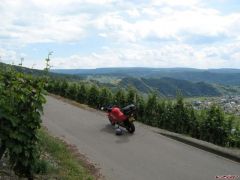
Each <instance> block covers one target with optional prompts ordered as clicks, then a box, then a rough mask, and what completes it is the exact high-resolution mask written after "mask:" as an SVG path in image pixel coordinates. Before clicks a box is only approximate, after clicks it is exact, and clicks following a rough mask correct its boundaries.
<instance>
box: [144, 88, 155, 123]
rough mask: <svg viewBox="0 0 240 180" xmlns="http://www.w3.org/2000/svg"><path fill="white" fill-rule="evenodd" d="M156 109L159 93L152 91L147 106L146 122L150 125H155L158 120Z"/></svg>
mask: <svg viewBox="0 0 240 180" xmlns="http://www.w3.org/2000/svg"><path fill="white" fill-rule="evenodd" d="M156 109H157V94H156V93H151V94H149V95H148V100H147V103H146V108H145V115H146V116H145V118H146V119H145V122H146V123H147V124H149V125H154V124H156V123H157V122H155V121H156V118H155V117H156V115H157V113H156Z"/></svg>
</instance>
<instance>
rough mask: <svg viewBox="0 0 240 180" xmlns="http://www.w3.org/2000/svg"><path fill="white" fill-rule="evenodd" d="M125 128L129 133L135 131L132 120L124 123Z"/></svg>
mask: <svg viewBox="0 0 240 180" xmlns="http://www.w3.org/2000/svg"><path fill="white" fill-rule="evenodd" d="M126 129H127V131H128V132H129V133H131V134H133V133H134V132H135V126H134V124H133V123H132V122H129V121H128V122H127V123H126Z"/></svg>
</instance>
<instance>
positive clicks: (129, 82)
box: [119, 77, 221, 97]
mask: <svg viewBox="0 0 240 180" xmlns="http://www.w3.org/2000/svg"><path fill="white" fill-rule="evenodd" d="M119 86H121V87H128V86H132V87H135V88H136V89H137V90H138V91H140V92H143V93H149V92H151V91H157V92H158V93H159V94H160V95H162V96H166V97H175V96H176V93H177V92H178V91H180V92H181V93H182V94H183V95H184V96H186V97H193V96H220V95H221V93H220V92H219V91H218V89H217V88H215V87H214V86H212V85H211V84H207V83H204V82H198V83H192V82H189V81H186V80H179V79H173V78H167V77H164V78H160V79H154V78H133V77H130V78H129V77H127V78H123V79H122V80H121V81H120V82H119Z"/></svg>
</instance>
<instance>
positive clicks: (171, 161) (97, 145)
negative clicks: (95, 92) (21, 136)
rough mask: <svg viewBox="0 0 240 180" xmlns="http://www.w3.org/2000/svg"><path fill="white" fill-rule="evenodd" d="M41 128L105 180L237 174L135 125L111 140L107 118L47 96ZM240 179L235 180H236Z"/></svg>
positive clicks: (224, 163) (202, 179) (229, 165)
mask: <svg viewBox="0 0 240 180" xmlns="http://www.w3.org/2000/svg"><path fill="white" fill-rule="evenodd" d="M43 124H44V125H45V126H46V127H47V128H48V130H49V131H50V133H51V134H53V135H55V136H58V137H62V138H64V139H65V140H66V141H67V142H68V143H71V144H74V145H76V146H77V148H78V149H79V151H80V152H81V153H83V154H85V155H86V156H87V157H88V158H89V159H90V161H92V162H94V163H96V164H97V166H98V167H100V168H101V173H102V174H103V175H104V176H105V178H106V179H107V180H108V179H109V180H135V179H136V180H192V179H193V180H208V179H217V178H216V176H218V175H240V164H239V163H237V162H234V161H231V160H228V159H225V158H223V157H220V156H217V155H215V154H212V153H209V152H206V151H203V150H200V149H197V148H195V147H192V146H190V145H186V144H184V143H181V142H178V141H176V140H173V139H171V138H168V137H165V136H162V135H160V134H158V133H156V132H154V131H153V130H152V128H151V127H148V126H145V125H143V124H140V123H135V125H136V132H135V134H134V135H130V134H129V133H127V132H125V133H124V134H123V135H122V136H116V135H115V133H114V132H115V130H114V128H113V127H112V126H111V125H109V122H108V120H107V117H106V116H105V115H104V114H103V113H100V112H97V111H94V110H92V111H91V110H85V109H81V108H78V107H76V106H73V105H71V104H68V103H66V102H63V101H61V100H57V99H55V98H53V97H47V103H46V104H45V107H44V115H43ZM238 179H240V178H238Z"/></svg>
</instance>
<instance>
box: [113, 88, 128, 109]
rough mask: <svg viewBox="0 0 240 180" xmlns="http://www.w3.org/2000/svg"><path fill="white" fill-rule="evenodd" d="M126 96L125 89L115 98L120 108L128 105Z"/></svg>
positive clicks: (120, 90)
mask: <svg viewBox="0 0 240 180" xmlns="http://www.w3.org/2000/svg"><path fill="white" fill-rule="evenodd" d="M126 101H127V100H126V94H125V92H124V90H123V89H119V90H118V91H117V92H116V94H115V97H114V104H115V105H117V106H120V107H124V106H126V105H127V102H126Z"/></svg>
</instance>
